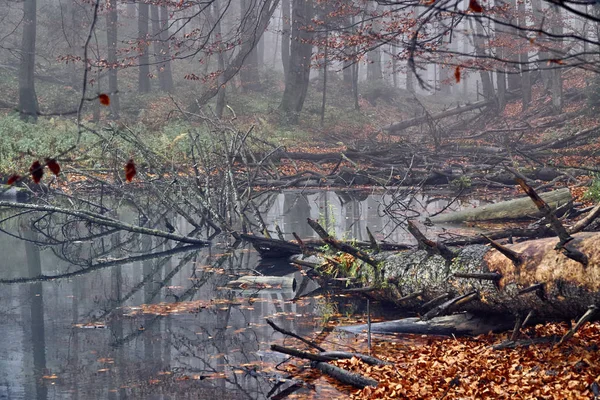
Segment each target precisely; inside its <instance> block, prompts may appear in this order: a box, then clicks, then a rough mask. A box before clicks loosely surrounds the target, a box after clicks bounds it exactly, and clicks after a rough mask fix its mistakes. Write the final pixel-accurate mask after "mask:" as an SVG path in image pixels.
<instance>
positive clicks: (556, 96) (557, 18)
mask: <svg viewBox="0 0 600 400" xmlns="http://www.w3.org/2000/svg"><path fill="white" fill-rule="evenodd" d="M551 9H552V19H553V21H554V23H553V24H552V33H553V34H554V35H556V43H555V46H557V47H558V51H556V53H555V54H556V55H555V56H554V55H553V57H555V58H557V59H561V58H562V57H563V51H562V38H561V36H562V35H563V26H562V23H563V19H562V13H561V9H560V8H559V7H558V6H552V7H551ZM550 92H551V93H552V106H553V107H554V110H555V111H556V112H557V113H561V112H562V108H563V80H562V67H561V66H560V65H554V67H553V69H552V70H551V86H550Z"/></svg>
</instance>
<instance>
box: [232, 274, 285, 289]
mask: <svg viewBox="0 0 600 400" xmlns="http://www.w3.org/2000/svg"><path fill="white" fill-rule="evenodd" d="M227 287H229V288H233V289H274V288H276V289H292V291H296V279H295V278H294V277H292V276H240V277H239V278H237V279H236V280H234V281H229V282H228V283H227Z"/></svg>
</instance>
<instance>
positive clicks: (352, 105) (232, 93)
mask: <svg viewBox="0 0 600 400" xmlns="http://www.w3.org/2000/svg"><path fill="white" fill-rule="evenodd" d="M598 7H600V6H598V5H597V4H596V3H595V2H593V1H588V2H586V1H577V2H560V3H553V2H549V1H541V0H527V1H523V2H516V1H515V0H512V1H506V2H504V1H494V2H491V1H490V2H481V3H478V2H477V1H476V0H471V1H470V2H469V1H456V0H452V1H449V0H444V1H435V2H429V1H428V2H419V1H412V0H400V1H387V0H385V1H383V0H382V1H364V0H357V1H336V0H322V1H318V0H306V1H301V0H294V1H292V0H282V1H279V0H236V1H231V0H212V1H179V2H169V1H155V2H151V1H148V2H141V1H138V2H125V1H123V2H120V1H115V0H112V1H108V0H107V1H104V0H98V1H96V2H94V1H79V0H75V1H71V0H62V1H52V0H24V1H10V0H3V1H2V3H0V10H2V12H1V13H0V21H1V23H0V93H1V96H0V107H1V110H2V116H1V118H0V137H1V138H2V140H1V143H0V173H2V174H3V175H4V176H7V175H8V174H10V173H15V172H21V173H23V172H25V171H27V168H28V166H29V164H30V163H31V159H32V157H53V156H56V155H57V154H63V152H64V151H65V150H69V149H73V147H74V144H77V146H79V149H80V151H84V152H85V157H86V160H87V161H88V162H89V164H90V165H96V166H98V165H97V164H98V163H100V164H103V163H104V162H105V160H106V154H101V153H98V149H97V148H94V143H97V142H96V140H97V139H98V135H101V136H103V140H106V137H107V136H106V135H108V134H109V133H108V132H110V134H111V135H112V137H113V138H114V140H122V139H123V137H122V136H123V135H125V134H124V133H122V132H124V131H128V132H129V133H131V134H132V135H135V136H136V137H137V138H143V140H144V142H145V143H146V145H147V146H150V147H152V148H154V149H156V150H157V151H159V152H161V153H162V154H164V155H165V157H166V158H170V159H171V160H185V159H186V157H187V156H189V155H186V151H187V149H189V146H186V144H185V141H186V138H185V132H186V130H187V129H189V127H190V125H194V124H196V125H198V124H200V125H201V124H202V123H203V121H205V120H204V119H205V118H221V117H224V118H226V119H232V118H237V120H236V124H239V125H238V126H240V127H243V126H246V128H247V126H250V125H254V130H255V134H260V135H263V136H264V137H265V138H270V139H273V138H276V139H277V140H279V141H280V143H283V144H288V143H295V144H302V143H306V142H305V141H306V140H311V139H315V138H319V139H327V140H328V141H329V142H330V143H333V144H335V143H340V142H342V143H343V144H349V143H351V142H349V140H354V139H356V138H359V137H369V138H376V137H377V135H379V134H381V136H379V137H378V138H379V139H383V138H384V137H385V135H387V134H390V133H392V134H393V133H394V129H393V128H392V129H390V126H391V125H390V124H393V123H394V122H397V121H402V120H405V119H409V118H414V117H417V116H419V115H424V114H427V113H435V112H441V111H444V110H447V109H450V108H452V107H456V106H461V105H464V104H467V103H476V102H478V101H482V100H491V101H490V102H488V103H485V105H486V106H487V109H488V110H492V114H491V115H493V116H495V117H498V116H502V115H503V113H505V114H506V113H509V114H510V115H512V116H514V115H515V114H518V113H525V112H526V110H527V109H528V108H530V107H532V106H533V107H535V106H537V105H539V104H541V103H544V104H549V105H550V106H551V109H552V113H554V114H561V113H565V112H572V111H574V110H573V109H572V108H573V107H571V108H569V106H570V104H571V103H569V102H570V101H571V100H573V101H579V100H582V98H583V97H585V102H579V103H577V105H576V107H577V108H578V111H581V112H583V111H587V112H588V113H587V114H586V117H585V118H588V119H589V118H593V110H594V107H595V106H596V102H597V100H598V97H599V96H598V94H597V92H598V82H597V81H598V80H597V78H596V73H597V72H598V45H599V44H600V43H599V34H598V31H599V22H600V19H599V17H598V15H599V14H600V13H598ZM573 91H576V92H577V94H576V95H573ZM565 93H567V94H570V95H571V97H568V96H566V95H565ZM100 94H107V95H108V96H109V97H110V105H109V106H108V107H103V106H102V105H101V104H100V102H99V101H98V96H99V95H100ZM565 99H566V100H565ZM511 102H512V103H511ZM507 104H509V106H510V107H509V109H508V111H507V108H506V106H507ZM583 108H585V110H584V109H583ZM589 111H592V113H589ZM35 122H37V125H35V124H34V123H35ZM461 129H463V130H465V131H466V130H467V127H466V126H464V125H463V126H462V127H461ZM140 135H141V136H140ZM182 135H183V136H182ZM429 139H431V140H433V142H435V143H436V145H437V144H439V143H438V141H437V139H438V138H437V137H436V135H432V136H431V138H430V137H428V136H426V138H425V140H426V141H427V140H429ZM128 143H129V144H130V145H129V147H128ZM121 145H122V146H121V147H119V149H118V150H117V152H118V153H119V154H113V155H117V156H118V157H119V158H120V159H123V160H126V159H128V158H129V157H134V156H136V155H137V156H140V154H138V153H139V149H138V148H137V147H136V146H135V145H133V144H132V141H130V140H129V141H128V140H126V139H125V140H124V141H123V143H121ZM71 156H72V157H71V158H77V156H76V155H74V154H71ZM81 157H83V155H80V158H81ZM71 161H72V160H71Z"/></svg>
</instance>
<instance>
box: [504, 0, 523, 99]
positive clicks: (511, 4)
mask: <svg viewBox="0 0 600 400" xmlns="http://www.w3.org/2000/svg"><path fill="white" fill-rule="evenodd" d="M505 1H506V4H508V14H507V15H506V16H505V17H504V18H503V19H504V20H505V21H507V22H508V23H510V24H514V25H515V26H519V25H518V24H519V22H518V18H517V17H518V16H519V14H518V12H517V11H518V9H517V1H516V0H505ZM519 3H520V4H521V5H523V2H519ZM523 6H524V5H523ZM524 15H525V14H523V15H520V16H521V17H524ZM524 22H526V21H524ZM503 29H504V30H505V31H506V33H507V34H509V35H510V38H511V39H515V40H518V34H519V32H518V31H517V29H516V28H503ZM518 51H519V48H518V46H517V47H513V48H509V49H507V52H506V58H507V59H509V60H511V61H512V63H511V64H510V65H508V66H507V69H510V71H509V72H510V73H508V74H507V80H508V90H511V91H514V90H518V89H519V87H520V85H521V77H520V75H519V70H518V69H517V67H516V66H517V65H518V62H519V60H520V57H519V54H518V53H517V52H518Z"/></svg>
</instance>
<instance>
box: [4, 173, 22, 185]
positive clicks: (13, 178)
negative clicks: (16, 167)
mask: <svg viewBox="0 0 600 400" xmlns="http://www.w3.org/2000/svg"><path fill="white" fill-rule="evenodd" d="M19 179H21V177H20V176H19V175H17V174H13V175H11V176H10V177H9V178H8V181H6V184H7V185H12V184H14V183H15V182H16V181H18V180H19Z"/></svg>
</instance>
